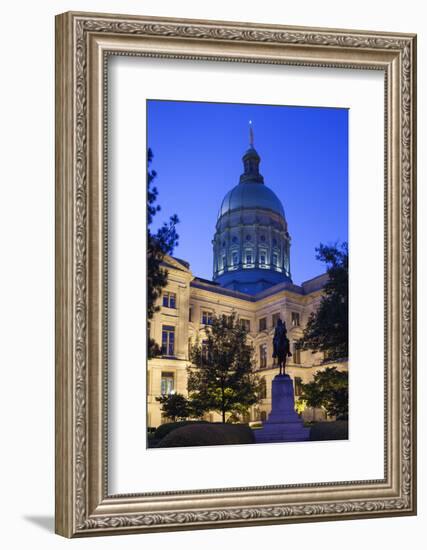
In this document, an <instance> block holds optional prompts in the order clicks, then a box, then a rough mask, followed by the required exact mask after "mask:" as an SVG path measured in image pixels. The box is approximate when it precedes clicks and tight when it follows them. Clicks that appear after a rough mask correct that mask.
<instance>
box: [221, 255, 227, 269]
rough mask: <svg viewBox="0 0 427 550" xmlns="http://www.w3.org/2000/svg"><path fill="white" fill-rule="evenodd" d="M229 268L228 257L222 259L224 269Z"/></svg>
mask: <svg viewBox="0 0 427 550" xmlns="http://www.w3.org/2000/svg"><path fill="white" fill-rule="evenodd" d="M226 267H227V256H223V257H222V269H225V268H226Z"/></svg>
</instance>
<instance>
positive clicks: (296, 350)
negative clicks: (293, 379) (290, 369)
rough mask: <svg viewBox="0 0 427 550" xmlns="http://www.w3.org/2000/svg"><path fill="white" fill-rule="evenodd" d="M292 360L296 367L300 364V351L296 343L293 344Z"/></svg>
mask: <svg viewBox="0 0 427 550" xmlns="http://www.w3.org/2000/svg"><path fill="white" fill-rule="evenodd" d="M292 355H293V357H292V359H293V362H294V363H295V364H296V365H299V364H300V363H301V351H300V349H299V348H298V347H297V344H296V342H294V346H293V350H292Z"/></svg>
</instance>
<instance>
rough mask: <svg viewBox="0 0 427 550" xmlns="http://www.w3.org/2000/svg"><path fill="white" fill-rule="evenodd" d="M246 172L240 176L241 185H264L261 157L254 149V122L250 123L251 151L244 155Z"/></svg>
mask: <svg viewBox="0 0 427 550" xmlns="http://www.w3.org/2000/svg"><path fill="white" fill-rule="evenodd" d="M242 160H243V169H244V172H243V174H242V175H241V176H240V183H264V178H263V177H262V176H261V174H260V173H259V163H260V161H261V158H260V156H259V155H258V153H257V152H256V150H255V149H254V130H253V126H252V120H250V121H249V149H248V150H247V151H246V153H245V154H244V155H243V158H242Z"/></svg>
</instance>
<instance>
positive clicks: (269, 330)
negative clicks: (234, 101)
mask: <svg viewBox="0 0 427 550" xmlns="http://www.w3.org/2000/svg"><path fill="white" fill-rule="evenodd" d="M259 164H260V157H259V155H258V153H257V152H256V151H255V149H254V147H253V134H252V131H251V132H250V147H249V149H248V151H246V153H245V154H244V156H243V173H242V176H241V177H240V181H239V183H238V184H237V186H235V187H234V188H233V189H231V191H230V192H229V193H227V194H226V196H225V197H224V200H223V201H222V203H221V206H220V209H219V213H218V219H217V224H216V228H215V234H214V237H213V241H212V244H213V280H212V281H208V280H205V279H202V278H199V277H197V276H195V275H194V274H193V273H192V272H191V269H190V265H189V264H188V263H187V262H185V261H183V260H178V259H176V258H172V257H169V256H167V257H165V261H164V268H165V269H167V271H168V284H167V287H166V288H165V289H164V290H163V294H162V297H161V299H160V303H159V305H160V310H159V311H158V312H157V313H156V314H155V316H154V318H153V319H152V322H151V323H150V334H151V337H152V338H153V339H154V340H155V341H156V342H158V343H159V345H161V348H162V355H161V356H159V357H156V358H154V359H150V360H149V361H148V376H147V394H148V426H149V427H157V426H158V425H160V424H161V423H162V422H164V421H165V420H166V419H164V418H163V417H162V413H161V407H160V404H159V403H158V402H157V401H156V397H158V396H160V395H162V394H163V395H164V394H169V393H180V394H183V395H187V367H189V366H190V364H191V362H190V359H189V350H190V346H191V344H192V342H194V341H195V340H196V338H198V339H199V341H203V339H204V335H205V334H206V332H205V331H206V328H207V327H208V326H209V324H210V322H211V319H212V316H214V315H222V314H225V315H230V314H231V313H233V312H234V313H235V314H236V315H237V316H238V317H239V319H240V320H241V322H243V323H245V325H246V327H247V331H248V339H249V341H250V343H251V344H252V345H253V347H254V350H255V358H256V370H257V372H258V374H259V376H260V378H261V380H262V383H263V387H264V388H265V391H263V398H262V399H261V400H260V402H259V403H258V404H257V405H255V406H253V407H251V409H250V411H249V413H248V416H247V418H245V419H244V420H245V421H252V422H256V421H263V420H265V419H266V418H267V415H268V413H269V412H270V409H271V381H272V379H273V377H274V376H275V375H276V374H277V367H276V365H275V364H274V363H273V361H274V360H273V358H272V354H273V349H272V345H273V343H272V341H273V335H274V328H275V325H276V323H277V320H278V319H279V318H280V319H282V321H285V322H286V326H287V329H288V338H289V340H290V344H291V351H292V357H291V358H289V360H288V364H287V367H286V370H287V373H288V374H289V375H290V376H291V378H292V379H293V381H294V391H295V394H296V397H298V395H299V393H300V384H301V383H306V382H308V381H310V380H311V379H312V378H313V375H314V374H315V372H317V371H318V370H319V369H323V368H325V365H324V364H322V361H323V355H322V354H319V353H315V354H313V353H312V352H310V351H300V350H298V349H296V342H297V340H298V339H299V338H300V337H301V336H302V331H303V327H304V326H305V324H306V323H307V320H308V318H309V316H310V314H311V313H312V312H313V311H315V310H316V308H317V307H318V305H319V303H320V300H321V296H322V289H323V287H324V285H325V282H326V281H327V275H326V274H323V275H320V276H318V277H315V278H314V279H311V280H309V281H306V282H304V283H302V284H301V285H295V284H293V282H292V278H291V268H290V243H291V237H290V234H289V231H288V225H287V222H286V218H285V213H284V209H283V205H282V204H281V202H280V200H279V199H278V198H277V196H276V195H275V194H274V192H273V191H272V190H271V189H269V188H268V187H267V186H266V185H265V183H264V179H263V177H262V175H261V174H260V171H259ZM328 366H336V367H337V368H339V369H346V368H347V363H346V362H345V363H332V364H328ZM303 415H304V416H305V418H306V419H308V420H320V419H322V412H321V411H319V410H309V409H307V410H305V411H304V412H303ZM206 419H207V420H210V421H218V420H220V417H219V415H218V414H217V413H210V414H209V415H207V417H206Z"/></svg>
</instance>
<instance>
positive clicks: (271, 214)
mask: <svg viewBox="0 0 427 550" xmlns="http://www.w3.org/2000/svg"><path fill="white" fill-rule="evenodd" d="M259 163H260V157H259V155H258V153H257V152H256V151H255V149H254V148H253V134H252V131H251V146H250V148H249V149H248V150H247V151H246V153H245V154H244V156H243V166H244V173H243V174H242V175H241V176H240V182H239V184H238V185H236V186H235V187H234V188H233V189H231V191H229V192H228V193H227V194H226V195H225V197H224V199H223V201H222V203H221V207H220V209H219V212H218V219H217V223H216V232H215V236H214V239H213V252H214V266H213V271H214V273H213V278H214V280H215V281H216V282H217V283H219V284H220V285H221V286H223V287H226V288H230V289H233V290H238V291H240V292H246V293H248V294H256V293H258V292H261V291H262V290H264V289H266V288H269V287H271V286H273V285H276V284H279V283H281V282H284V281H289V282H292V281H291V273H290V240H291V239H290V235H289V232H288V226H287V222H286V218H285V212H284V209H283V205H282V203H281V202H280V200H279V198H278V197H277V196H276V194H275V193H274V192H273V191H272V190H271V189H269V188H268V187H267V186H266V185H265V184H264V178H263V177H262V175H261V174H260V173H259Z"/></svg>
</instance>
